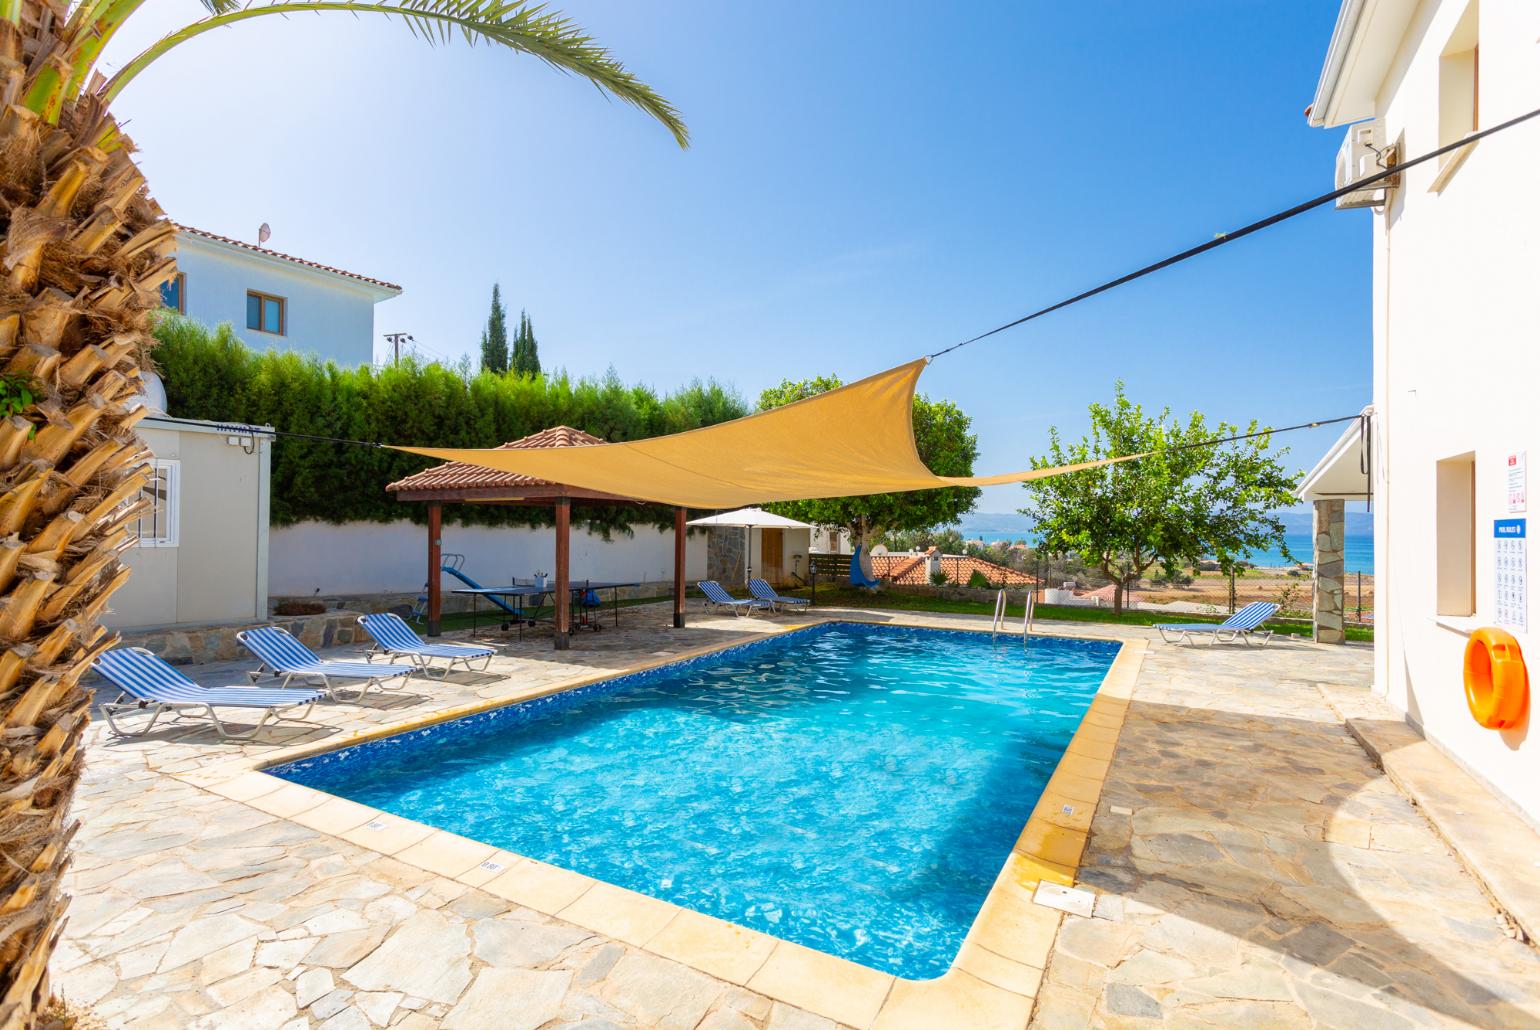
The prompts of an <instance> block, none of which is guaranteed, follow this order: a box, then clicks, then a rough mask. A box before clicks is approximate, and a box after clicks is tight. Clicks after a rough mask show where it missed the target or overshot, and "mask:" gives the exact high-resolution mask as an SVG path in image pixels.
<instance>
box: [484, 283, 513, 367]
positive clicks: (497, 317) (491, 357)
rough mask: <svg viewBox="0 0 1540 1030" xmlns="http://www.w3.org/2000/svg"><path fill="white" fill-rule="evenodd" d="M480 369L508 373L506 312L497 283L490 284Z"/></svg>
mask: <svg viewBox="0 0 1540 1030" xmlns="http://www.w3.org/2000/svg"><path fill="white" fill-rule="evenodd" d="M481 367H482V368H483V369H485V370H486V371H488V372H496V373H497V374H498V375H501V374H502V373H504V372H506V371H508V312H507V311H506V310H504V308H503V295H502V291H501V289H500V288H499V287H498V284H497V283H493V284H492V313H491V314H489V315H488V316H487V327H486V329H485V330H484V331H483V332H482V334H481Z"/></svg>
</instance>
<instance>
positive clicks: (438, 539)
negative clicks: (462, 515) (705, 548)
mask: <svg viewBox="0 0 1540 1030" xmlns="http://www.w3.org/2000/svg"><path fill="white" fill-rule="evenodd" d="M603 442H604V441H603V440H601V439H599V438H598V437H597V436H593V435H591V434H589V433H585V432H583V431H582V430H580V429H573V428H572V427H570V426H554V427H552V428H550V429H546V430H542V431H541V432H538V433H535V434H534V435H532V436H526V437H524V438H523V439H522V440H514V441H513V442H511V443H505V444H503V447H505V448H533V447H540V448H547V447H591V446H593V445H594V444H599V443H603ZM385 489H386V490H388V491H389V492H391V493H393V494H395V495H396V500H398V501H412V502H422V503H426V504H427V505H428V635H429V636H430V637H436V636H438V635H439V622H440V619H441V616H442V610H443V609H442V602H443V598H442V596H441V594H442V585H441V584H440V582H439V580H440V577H441V576H442V572H441V571H440V569H441V567H442V565H443V557H442V551H443V546H442V545H443V522H444V512H443V507H444V505H445V504H502V505H518V506H522V507H549V508H553V509H555V511H556V562H555V566H556V576H555V578H556V582H555V597H556V616H555V625H556V649H557V650H558V651H565V650H567V649H568V648H569V647H571V646H572V606H571V603H570V601H571V594H572V578H571V575H570V569H569V565H570V564H571V562H570V559H571V555H572V505H573V504H574V503H576V504H609V505H630V506H633V507H640V506H642V505H643V504H645V503H646V502H644V501H639V500H637V499H635V498H632V497H617V496H615V495H614V494H606V493H600V492H598V491H595V490H584V489H582V488H580V487H573V486H567V485H565V484H562V483H551V482H547V481H546V480H543V479H534V478H532V477H530V476H521V475H518V474H517V473H512V472H499V471H496V470H495V469H488V468H482V467H481V466H479V465H471V464H468V463H466V462H463V461H451V462H448V463H446V464H443V465H437V466H434V467H433V468H430V469H424V470H423V471H421V472H418V473H417V474H416V475H411V476H407V477H406V478H405V479H401V480H397V481H396V482H394V483H391V484H390V485H389V486H387V487H386V488H385ZM686 517H687V510H686V509H684V508H676V509H674V626H675V628H683V627H684V559H685V533H686V528H685V519H686Z"/></svg>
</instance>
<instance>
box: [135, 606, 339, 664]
mask: <svg viewBox="0 0 1540 1030" xmlns="http://www.w3.org/2000/svg"><path fill="white" fill-rule="evenodd" d="M358 616H359V613H358V612H356V611H348V610H346V609H340V610H334V611H328V612H324V613H322V614H320V615H299V616H292V617H283V616H279V617H277V618H273V619H269V620H268V621H266V622H248V623H236V624H232V625H226V626H193V627H177V628H172V629H149V630H130V631H129V632H126V633H124V634H123V642H122V643H121V644H120V645H119V646H120V647H143V648H146V649H148V650H150V651H153V652H154V653H155V654H157V655H159V656H160V657H162V658H164V659H165V660H166V661H168V662H171V663H172V664H173V665H185V664H190V663H195V662H218V661H231V660H234V659H237V658H246V657H250V655H251V652H250V651H247V650H246V648H245V647H243V646H241V643H240V641H238V640H236V639H235V635H236V634H237V633H239V632H240V631H241V630H243V629H251V628H252V627H254V626H281V627H283V628H284V629H286V630H288V631H289V632H290V633H292V634H293V635H294V636H295V637H296V638H298V640H299V642H300V643H302V644H304V645H305V646H306V647H308V648H311V649H312V650H314V649H316V648H322V647H336V646H340V645H342V644H356V643H359V642H361V641H362V640H364V639H367V638H366V637H364V636H363V630H362V629H361V628H359V625H358V621H357V620H358ZM252 661H253V664H255V661H256V660H255V659H252Z"/></svg>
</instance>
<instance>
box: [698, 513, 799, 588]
mask: <svg viewBox="0 0 1540 1030" xmlns="http://www.w3.org/2000/svg"><path fill="white" fill-rule="evenodd" d="M689 524H690V525H692V526H720V527H724V528H725V527H732V528H735V529H736V528H741V529H742V530H743V581H744V582H745V583H747V582H748V581H749V577H750V576H752V575H753V574H754V561H753V555H752V554H750V553H749V552H750V550H751V549H752V548H753V545H754V530H756V529H812V528H813V527H812V524H811V523H807V522H798V521H797V520H796V519H788V518H786V517H785V516H784V515H776V514H775V513H773V512H768V511H765V510H764V509H763V508H739V509H738V510H737V511H725V512H723V513H722V514H720V515H708V516H706V517H705V518H703V519H691V520H690V523H689Z"/></svg>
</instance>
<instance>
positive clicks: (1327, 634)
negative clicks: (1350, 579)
mask: <svg viewBox="0 0 1540 1030" xmlns="http://www.w3.org/2000/svg"><path fill="white" fill-rule="evenodd" d="M1345 503H1346V502H1344V501H1340V500H1330V501H1329V500H1322V501H1316V502H1315V519H1314V521H1315V526H1314V529H1315V534H1314V535H1315V639H1316V641H1317V643H1322V644H1340V643H1342V642H1343V641H1344V640H1346V639H1347V636H1346V634H1344V633H1343V631H1342V587H1343V576H1344V573H1343V558H1342V548H1343V539H1342V537H1343V530H1344V525H1343V524H1344V518H1343V508H1344V505H1345Z"/></svg>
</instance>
